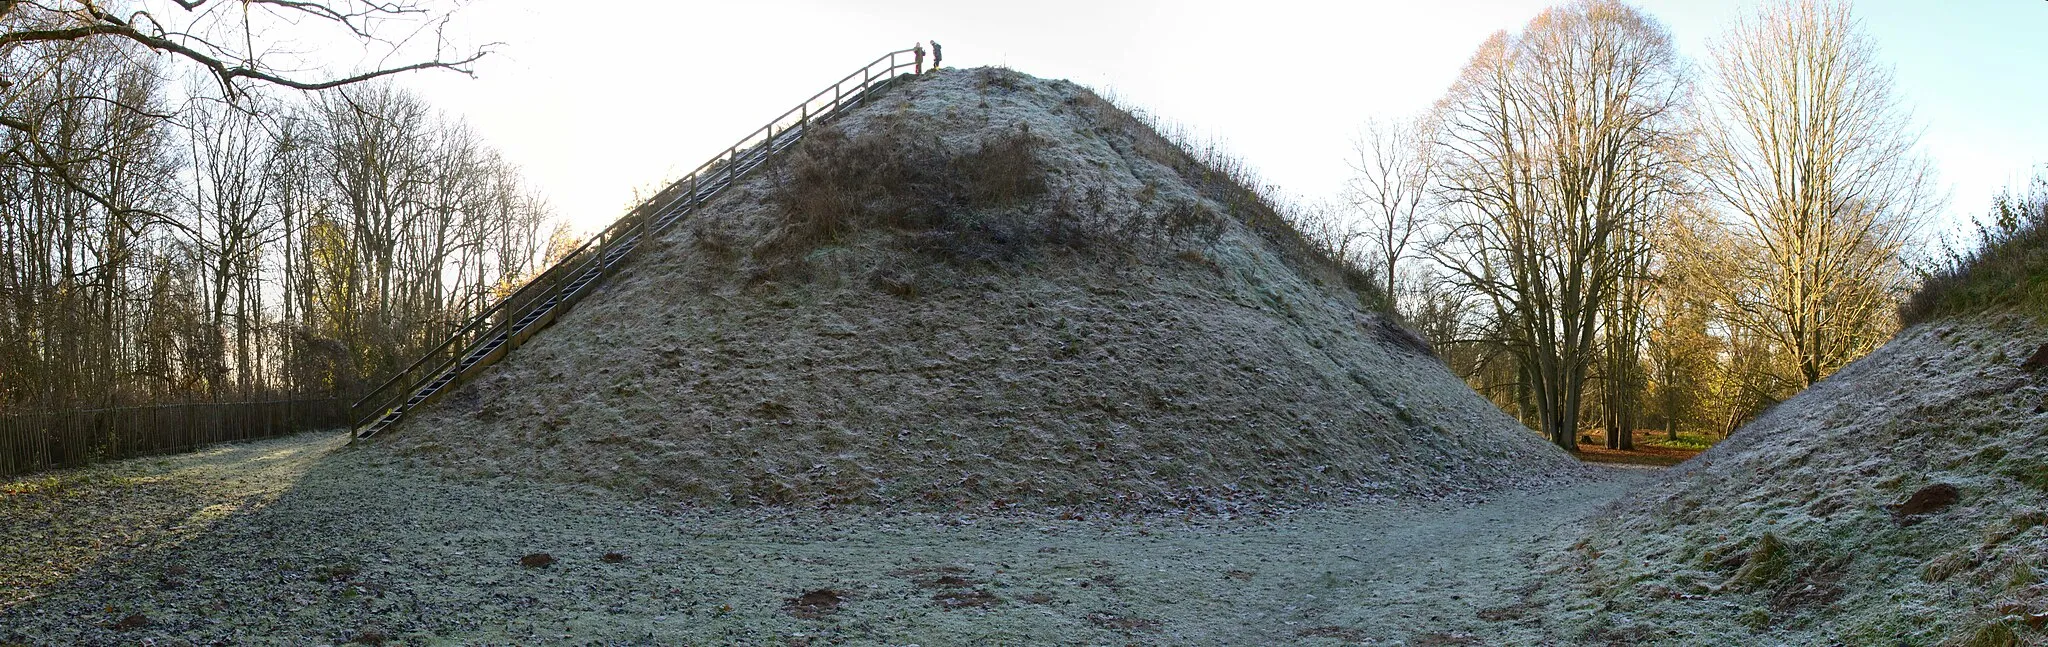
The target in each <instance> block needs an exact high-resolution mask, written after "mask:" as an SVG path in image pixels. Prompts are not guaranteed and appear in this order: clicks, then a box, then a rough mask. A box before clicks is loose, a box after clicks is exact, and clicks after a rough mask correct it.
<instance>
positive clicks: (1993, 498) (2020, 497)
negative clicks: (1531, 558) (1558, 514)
mask: <svg viewBox="0 0 2048 647" xmlns="http://www.w3.org/2000/svg"><path fill="white" fill-rule="evenodd" d="M2044 338H2048V329H2044V328H2043V327H2042V326H2041V325H2040V324H2039V323H2038V322H2034V321H2031V320H2027V319H2023V318H2019V317H2012V316H1982V317H1977V318H1974V319H1970V320H1946V321H1937V322H1933V323H1929V324H1924V325H1921V326H1917V327H1915V328H1912V329H1909V330H1906V331H1904V332H1901V333H1900V334H1899V335H1898V336H1897V337H1896V338H1895V339H1893V340H1892V341H1891V342H1890V343H1889V344H1886V345H1885V346H1884V347H1883V348H1880V349H1878V350H1877V351H1876V352H1874V353H1871V354H1870V355H1869V356H1867V357H1864V358H1863V359H1860V360H1857V361H1856V362H1855V363H1853V364H1851V365H1850V366H1848V367H1846V368H1844V369H1842V370H1841V371H1840V372H1838V373H1836V374H1835V375H1834V376H1831V377H1829V378H1828V379H1826V380H1823V381H1822V382H1821V383H1820V384H1817V385H1815V386H1814V387H1812V388H1810V389H1808V390H1807V391H1806V392H1804V393H1801V394H1799V395H1797V396H1795V397H1793V398H1791V399H1789V400H1787V401H1785V402H1784V403H1781V404H1779V405H1778V406H1776V407H1774V408H1773V409H1771V410H1770V411H1767V412H1765V413H1764V414H1763V415H1761V416H1759V417H1758V418H1757V419H1756V420H1755V421H1753V422H1751V423H1750V424H1749V425H1747V426H1745V427H1744V428H1743V429H1741V430H1740V431H1737V432H1736V433H1735V434H1733V435H1732V436H1731V437H1730V438H1729V439H1728V440H1726V441H1724V442H1722V443H1721V444H1719V445H1716V446H1715V447H1714V448H1713V449H1711V450H1709V451H1707V452H1706V453H1704V454H1701V455H1700V456H1699V457H1698V458H1696V459H1693V460H1692V461H1690V462H1687V463H1685V464H1684V465H1681V466H1679V467H1676V468H1673V469H1670V470H1667V471H1665V472H1664V473H1663V475H1662V476H1660V477H1659V478H1658V479H1657V480H1656V481H1655V482H1653V483H1650V484H1647V485H1646V486H1645V487H1644V488H1642V489H1641V491H1639V492H1637V493H1635V494H1633V495H1632V496H1629V497H1627V498H1625V499H1624V500H1623V501H1622V502H1621V503H1619V504H1617V506H1616V508H1615V509H1614V510H1613V511H1611V512H1610V513H1607V514H1603V515H1602V516H1601V521H1600V522H1599V523H1597V524H1596V525H1595V526H1594V527H1593V528H1592V529H1591V531H1590V532H1589V534H1588V535H1587V537H1586V539H1585V541H1584V542H1582V543H1580V544H1579V545H1578V546H1577V548H1576V549H1575V550H1574V551H1572V552H1570V553H1568V554H1566V555H1563V556H1560V557H1559V558H1558V559H1554V560H1551V561H1550V562H1549V563H1548V564H1547V565H1546V566H1545V568H1546V569H1551V570H1553V571H1554V572H1555V573H1556V575H1557V577H1556V578H1555V579H1554V580H1553V583H1554V584H1555V586H1552V587H1546V588H1545V590H1544V592H1543V593H1542V594H1540V595H1538V596H1537V598H1539V600H1540V601H1541V602H1543V603H1547V604H1553V605H1556V606H1561V607H1563V606H1570V605H1573V604H1582V605H1588V606H1589V607H1590V608H1589V609H1588V613H1586V614H1584V615H1583V616H1582V617H1581V618H1579V620H1578V621H1577V622H1578V627H1577V628H1576V629H1574V630H1572V631H1570V632H1568V633H1570V634H1572V635H1575V636H1579V637H1581V638H1583V639H1586V640H1589V641H1596V642H1597V641H1598V640H1601V639H1604V638H1603V637H1609V638H1612V637H1634V638H1629V639H1630V640H1637V639H1639V640H1646V641H1651V642H1656V643H1658V644H1678V645H1725V644H1848V645H1866V644H1885V645H1892V644H1901V645H1937V644H1939V645H2013V644H2038V643H2043V642H2048V633H2044V632H2043V630H2042V629H2043V628H2042V626H2041V623H2038V622H2035V621H2033V620H2032V618H2036V617H2043V616H2042V614H2044V613H2048V584H2044V583H2043V579H2044V578H2043V576H2042V569H2043V567H2044V562H2043V560H2044V557H2043V556H2044V555H2048V506H2044V501H2048V496H2044V493H2048V468H2044V467H2043V466H2044V465H2048V413H2044V412H2048V376H2044V375H2041V374H2039V373H2034V372H2031V371H2028V370H2026V369H2025V368H2024V367H2023V366H2022V363H2023V362H2024V360H2025V358H2029V357H2031V356H2032V355H2033V354H2034V353H2035V350H2036V349H2037V348H2038V347H2039V345H2040V343H2041V341H2042V340H2043V339H2044ZM1589 598H1590V599H1591V600H1593V601H1594V602H1590V603H1589V602H1586V600H1587V599H1589ZM1616 639H1619V638H1616Z"/></svg>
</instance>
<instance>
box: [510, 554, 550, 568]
mask: <svg viewBox="0 0 2048 647" xmlns="http://www.w3.org/2000/svg"><path fill="white" fill-rule="evenodd" d="M519 565H520V566H524V567H526V568H547V567H549V566H553V565H555V556H554V555H549V554H547V553H533V554H531V555H527V556H525V557H521V558H519Z"/></svg>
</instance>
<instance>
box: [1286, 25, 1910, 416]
mask: <svg viewBox="0 0 2048 647" xmlns="http://www.w3.org/2000/svg"><path fill="white" fill-rule="evenodd" d="M1889 70H1890V68H1889V67H1888V66H1887V65H1886V64H1885V63H1883V62H1882V61H1881V60H1880V58H1879V53H1878V51H1877V49H1876V47H1875V45H1874V44H1873V42H1872V41H1871V39H1870V37H1869V36H1868V35H1866V34H1864V33H1863V32H1862V31H1860V30H1859V28H1858V27H1857V23H1856V21H1855V19H1854V17H1853V16H1852V15H1851V14H1850V11H1849V8H1848V5H1847V4H1846V3H1843V2H1834V1H1830V0H1803V1H1802V0H1793V1H1778V2H1767V3H1765V4H1764V5H1763V6H1762V7H1760V8H1758V9H1756V10H1754V12H1753V13H1750V14H1749V15H1747V16H1744V17H1743V18H1741V19H1739V20H1738V21H1736V22H1735V23H1734V24H1733V26H1732V27H1731V28H1729V29H1728V31H1726V32H1725V33H1723V34H1720V35H1719V36H1718V37H1716V38H1715V39H1714V40H1713V42H1712V45H1711V48H1710V54H1709V57H1708V58H1707V60H1704V61H1687V60H1685V59H1683V58H1681V57H1680V56H1679V55H1678V54H1677V52H1676V51H1675V48H1674V46H1673V44H1672V42H1671V35H1670V34H1669V33H1668V32H1666V31H1665V30H1664V28H1663V27H1662V26H1661V25H1660V24H1659V23H1658V22H1657V21H1656V20H1655V18H1654V17H1652V16H1649V15H1647V14H1645V13H1643V12H1642V11H1640V10H1638V9H1636V8H1634V7H1631V6H1629V5H1627V4H1623V3H1620V2H1612V1H1607V0H1583V1H1580V2H1572V3H1569V4H1564V5H1560V6H1557V7H1554V8H1552V9H1550V10H1547V11H1544V12H1543V13H1542V14H1540V15H1538V16H1537V17H1536V18H1535V19H1534V20H1531V21H1530V22H1529V23H1528V25H1526V26H1525V27H1523V28H1522V29H1521V30H1520V31H1518V32H1506V31H1503V32H1499V33H1496V34H1494V35H1493V37H1491V38H1489V39H1487V40H1486V42H1484V43H1483V44H1481V45H1480V46H1479V49H1478V51H1476V52H1474V53H1473V55H1472V58H1471V59H1470V62H1469V63H1467V64H1466V67H1465V69H1464V72H1463V73H1462V74H1461V75H1460V76H1459V77H1458V79H1457V80H1456V81H1455V83H1454V84H1453V85H1452V87H1451V89H1450V90H1449V92H1448V93H1447V94H1446V95H1444V96H1443V97H1442V98H1441V99H1440V100H1438V101H1437V103H1436V105H1435V106H1434V107H1433V108H1432V109H1431V110H1429V111H1427V112H1426V113H1424V114H1420V115H1415V116H1413V117H1410V118H1405V119H1397V120H1391V121H1376V122H1373V123H1371V124H1369V126H1368V127H1367V128H1366V129H1365V130H1364V133H1363V134H1362V136H1361V137H1360V138H1359V141H1358V143H1357V146H1356V150H1357V156H1356V159H1355V160H1354V162H1353V170H1354V171H1355V176H1354V180H1353V182H1352V187H1351V190H1350V192H1349V195H1348V196H1347V198H1348V199H1347V200H1345V204H1341V205H1337V206H1336V207H1334V208H1331V209H1328V210H1326V211H1328V212H1329V215H1326V216H1324V217H1323V220H1324V221H1326V222H1328V223H1338V224H1326V225H1325V226H1323V227H1321V228H1320V230H1321V231H1322V232H1323V233H1324V236H1325V237H1326V238H1330V239H1332V240H1334V241H1336V243H1337V244H1338V245H1340V246H1342V247H1343V248H1344V249H1345V252H1346V254H1345V255H1346V256H1348V257H1349V258H1352V259H1354V261H1355V262H1357V263H1359V264H1360V265H1362V266H1365V267H1369V268H1372V269H1373V271H1374V272H1375V273H1376V275H1378V276H1380V277H1381V278H1382V280H1383V281H1384V283H1385V285H1386V289H1387V292H1388V293H1389V294H1392V295H1394V302H1395V303H1396V304H1397V307H1398V309H1399V311H1400V312H1401V313H1402V314H1403V315H1404V316H1405V317H1406V318H1407V320H1408V321H1409V322H1410V323H1411V324H1413V325H1414V326H1416V327H1417V328H1418V329H1420V330H1421V332H1423V333H1424V334H1425V335H1426V336H1427V337H1429V338H1430V339H1432V340H1434V342H1435V343H1436V345H1437V348H1438V350H1439V352H1440V353H1441V354H1442V355H1443V356H1444V358H1445V360H1446V361H1447V362H1448V363H1449V364H1450V365H1451V367H1452V368H1453V369H1454V370H1456V371H1458V372H1459V373H1460V374H1462V375H1464V376H1466V378H1467V379H1468V381H1469V382H1470V383H1471V384H1472V386H1473V387H1474V388H1476V389H1478V390H1480V392H1481V393H1484V394H1486V395H1487V396H1489V397H1491V398H1492V399H1493V400H1494V401H1495V402H1496V403H1498V404H1499V405H1500V406H1501V407H1502V408H1503V409H1505V410H1507V411H1509V412H1510V413H1514V414H1516V415H1518V416H1520V417H1521V418H1522V419H1523V421H1524V422H1526V423H1527V424H1529V425H1530V426H1531V427H1532V428H1535V429H1539V430H1541V431H1542V432H1544V433H1545V434H1546V435H1547V436H1549V437H1550V438H1551V440H1552V441H1553V442H1555V443H1557V444H1558V445H1559V446H1562V447H1567V448H1570V447H1573V446H1574V444H1575V443H1574V441H1575V440H1576V439H1575V438H1574V436H1575V435H1577V434H1579V433H1581V430H1584V429H1593V428H1598V429H1607V430H1615V429H1619V430H1634V429H1639V428H1644V427H1652V428H1661V429H1662V430H1663V431H1664V432H1665V433H1666V434H1668V435H1669V438H1670V439H1672V440H1677V439H1678V438H1679V436H1680V433H1681V432H1690V433H1695V434H1700V435H1704V436H1707V437H1709V438H1711V437H1717V436H1723V435H1725V434H1727V433H1728V432H1730V431H1732V430H1733V429H1734V428H1735V427H1737V426H1739V425H1740V424H1741V423H1742V422H1743V421H1745V420H1747V419H1748V418H1750V417H1751V416H1753V415H1755V414H1756V413H1758V412H1759V411H1761V410H1762V409H1763V408H1765V407H1767V406H1769V405H1771V404H1772V403H1774V402H1776V401H1779V400H1781V399H1783V398H1785V397H1788V396H1790V395H1791V394H1792V393H1794V392H1797V391H1798V390H1800V389H1803V388H1805V387H1807V386H1809V385H1811V384H1813V383H1814V382H1816V381H1819V380H1820V379H1821V378H1824V377H1826V376H1827V375H1828V374H1830V373H1832V372H1834V371H1835V370H1837V369H1839V368H1841V367H1842V366H1843V365H1844V364H1846V363H1848V362H1849V361H1850V360H1853V359H1855V358H1857V357H1860V356H1862V355H1863V354H1865V353H1867V352H1869V351H1870V350H1872V349H1874V348H1875V347H1877V346H1878V345H1879V344H1882V343H1883V342H1884V341H1885V340H1886V339H1888V338H1889V337H1890V336H1891V334H1892V332H1893V331H1894V330H1895V329H1896V327H1897V321H1898V318H1897V316H1896V312H1897V310H1896V309H1897V305H1898V302H1899V300H1900V299H1901V298H1902V296H1903V295H1904V294H1905V293H1906V292H1907V291H1908V290H1909V289H1910V288H1911V287H1912V285H1913V284H1914V282H1915V281H1916V280H1917V278H1918V274H1916V272H1915V271H1914V270H1913V269H1912V268H1910V267H1909V264H1908V260H1909V259H1907V258H1906V257H1905V255H1904V252H1905V250H1906V249H1907V247H1908V243H1909V241H1912V240H1914V239H1915V237H1916V236H1917V235H1918V233H1919V232H1918V229H1919V226H1920V223H1921V222H1923V221H1924V220H1925V219H1926V218H1927V217H1928V216H1929V215H1931V214H1932V213H1933V212H1934V210H1935V209H1936V208H1937V207H1938V206H1939V205H1938V204H1936V203H1935V201H1934V200H1933V199H1932V198H1931V190H1930V188H1931V169H1930V166H1929V164H1928V163H1927V162H1926V160H1925V158H1924V157H1923V156H1922V155H1921V154H1920V153H1919V152H1918V149H1917V142H1916V135H1915V133H1917V129H1916V128H1915V127H1914V125H1913V124H1912V123H1910V122H1909V120H1908V118H1907V114H1906V110H1905V108H1904V107H1903V106H1902V102H1901V99H1900V97H1899V96H1898V95H1897V94H1896V93H1895V92H1894V90H1893V86H1892V81H1891V77H1890V71H1889ZM1607 436H1608V446H1609V447H1612V448H1624V449H1625V448H1627V446H1628V445H1629V444H1630V434H1626V433H1611V434H1607Z"/></svg>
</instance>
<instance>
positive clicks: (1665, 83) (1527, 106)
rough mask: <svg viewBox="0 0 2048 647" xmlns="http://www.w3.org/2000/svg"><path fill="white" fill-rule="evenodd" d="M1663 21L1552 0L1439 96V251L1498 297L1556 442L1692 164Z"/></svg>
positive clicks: (1570, 428) (1485, 48)
mask: <svg viewBox="0 0 2048 647" xmlns="http://www.w3.org/2000/svg"><path fill="white" fill-rule="evenodd" d="M1685 92H1686V83H1685V79H1684V74H1683V70H1682V68H1681V66H1680V64H1679V61H1678V59H1677V57H1676V54H1675V52H1674V51H1673V48H1672V45H1671V41H1670V37H1669V35H1668V34H1666V33H1665V31H1664V30H1663V28H1662V27H1661V26H1659V25H1658V24H1657V23H1656V22H1655V21H1653V20H1652V19H1650V18H1649V17H1647V16H1644V15H1642V14H1641V13H1639V12H1637V11H1636V10H1635V9H1633V8H1630V7H1628V6H1627V5H1623V4H1620V3H1618V2H1611V1H1605V0H1581V1H1579V2H1574V3H1571V4H1568V5H1565V6H1562V7H1556V8H1552V9H1549V10H1546V11H1544V12H1543V13H1542V14H1540V15H1538V16H1537V17H1536V18H1535V19H1534V20H1532V21H1530V23H1529V25H1528V27H1527V28H1526V29H1525V30H1524V31H1523V33H1521V34H1519V35H1509V34H1507V33H1505V32H1502V33H1498V34H1495V35H1494V36H1493V37H1491V38H1489V39H1487V41H1486V42H1485V43H1484V44H1482V45H1481V46H1480V49H1479V51H1478V52H1477V53H1476V54H1475V55H1474V56H1473V58H1472V60H1471V62H1470V63H1468V64H1467V66H1466V68H1465V71H1464V72H1463V74H1462V75H1461V76H1460V77H1459V79H1458V81H1457V83H1456V84H1455V85H1453V86H1452V89H1451V91H1450V94H1449V95H1448V96H1446V97H1445V98H1444V99H1443V100H1442V101H1440V102H1439V105H1438V108H1437V120H1438V123H1440V124H1441V126H1440V129H1439V135H1438V136H1437V145H1438V154H1439V155H1441V159H1442V162H1441V163H1442V167H1441V168H1442V173H1443V179H1442V180H1441V181H1440V183H1439V186H1440V190H1441V191H1442V197H1443V199H1444V200H1445V202H1446V203H1447V207H1448V208H1447V212H1446V223H1447V224H1446V226H1447V228H1448V231H1447V233H1446V236H1445V237H1444V238H1443V239H1442V240H1438V241H1435V242H1434V243H1433V244H1432V245H1431V250H1430V251H1431V254H1432V256H1434V257H1435V258H1436V259H1437V261H1438V262H1439V263H1440V264H1442V265H1444V266H1445V267H1446V268H1448V269H1449V270H1451V271H1452V272H1455V273H1456V274H1457V275H1458V277H1459V282H1460V283H1462V284H1463V285H1464V286H1465V287H1466V288H1468V289H1470V290H1471V291H1472V292H1474V293H1476V294H1479V295H1483V298H1484V299H1486V300H1487V301H1488V302H1490V306H1491V309H1492V310H1493V312H1494V316H1495V317H1496V319H1497V321H1498V322H1499V326H1500V329H1501V332H1502V333H1503V334H1504V336H1505V338H1504V339H1503V340H1501V341H1502V343H1503V345H1504V346H1505V347H1506V348H1507V349H1508V350H1509V351H1510V352H1512V353H1513V354H1514V356H1515V357H1516V359H1517V361H1518V363H1519V365H1520V373H1521V374H1522V378H1523V382H1524V384H1526V388H1527V389H1528V390H1529V395H1530V399H1532V400H1534V405H1535V409H1536V410H1537V414H1538V418H1540V427H1541V430H1542V432H1543V433H1544V434H1545V435H1546V436H1548V437H1549V438H1550V440H1551V442H1553V443H1555V444H1557V445H1558V446H1559V447H1562V448H1565V449H1567V450H1573V451H1575V450H1576V448H1577V446H1576V443H1575V442H1574V440H1575V439H1574V434H1575V432H1576V430H1577V424H1578V420H1579V413H1580V404H1581V398H1582V396H1583V392H1584V386H1585V380H1586V378H1587V370H1588V368H1589V366H1590V365H1591V364H1592V362H1593V358H1594V357H1595V355H1596V351H1597V346H1596V344H1595V341H1596V336H1597V334H1598V333H1599V329H1600V326H1599V323H1600V316H1601V311H1602V309H1603V307H1604V306H1605V305H1606V304H1607V303H1608V301H1609V300H1610V299H1612V298H1614V296H1615V290H1616V289H1617V288H1616V286H1617V284H1618V282H1619V281H1620V279H1621V277H1622V276H1623V275H1624V274H1625V273H1627V272H1629V271H1631V269H1630V268H1631V267H1632V265H1631V262H1630V257H1629V256H1628V254H1629V253H1630V251H1629V250H1627V249H1626V247H1627V246H1626V245H1625V244H1624V243H1625V239H1626V237H1627V236H1628V235H1629V232H1631V231H1641V230H1642V228H1643V226H1644V224H1643V223H1644V221H1645V220H1647V219H1648V218H1649V217H1650V216H1651V215H1652V213H1651V212H1652V208H1653V206H1654V204H1655V202H1656V201H1657V200H1658V199H1659V198H1660V197H1661V196H1663V195H1664V194H1666V193H1668V192H1670V191H1671V190H1672V177H1674V176H1675V175H1676V174H1677V173H1679V172H1680V171H1681V170H1682V169H1681V168H1680V166H1679V163H1678V161H1677V159H1676V158H1675V157H1674V156H1673V155H1672V154H1671V150H1672V149H1673V148H1674V146H1675V143H1674V142H1673V141H1672V140H1673V139H1674V138H1675V137H1676V133H1677V124H1676V123H1675V122H1676V121H1677V116H1678V115H1677V112H1678V109H1679V107H1680V106H1681V105H1682V104H1683V102H1684V100H1685Z"/></svg>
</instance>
